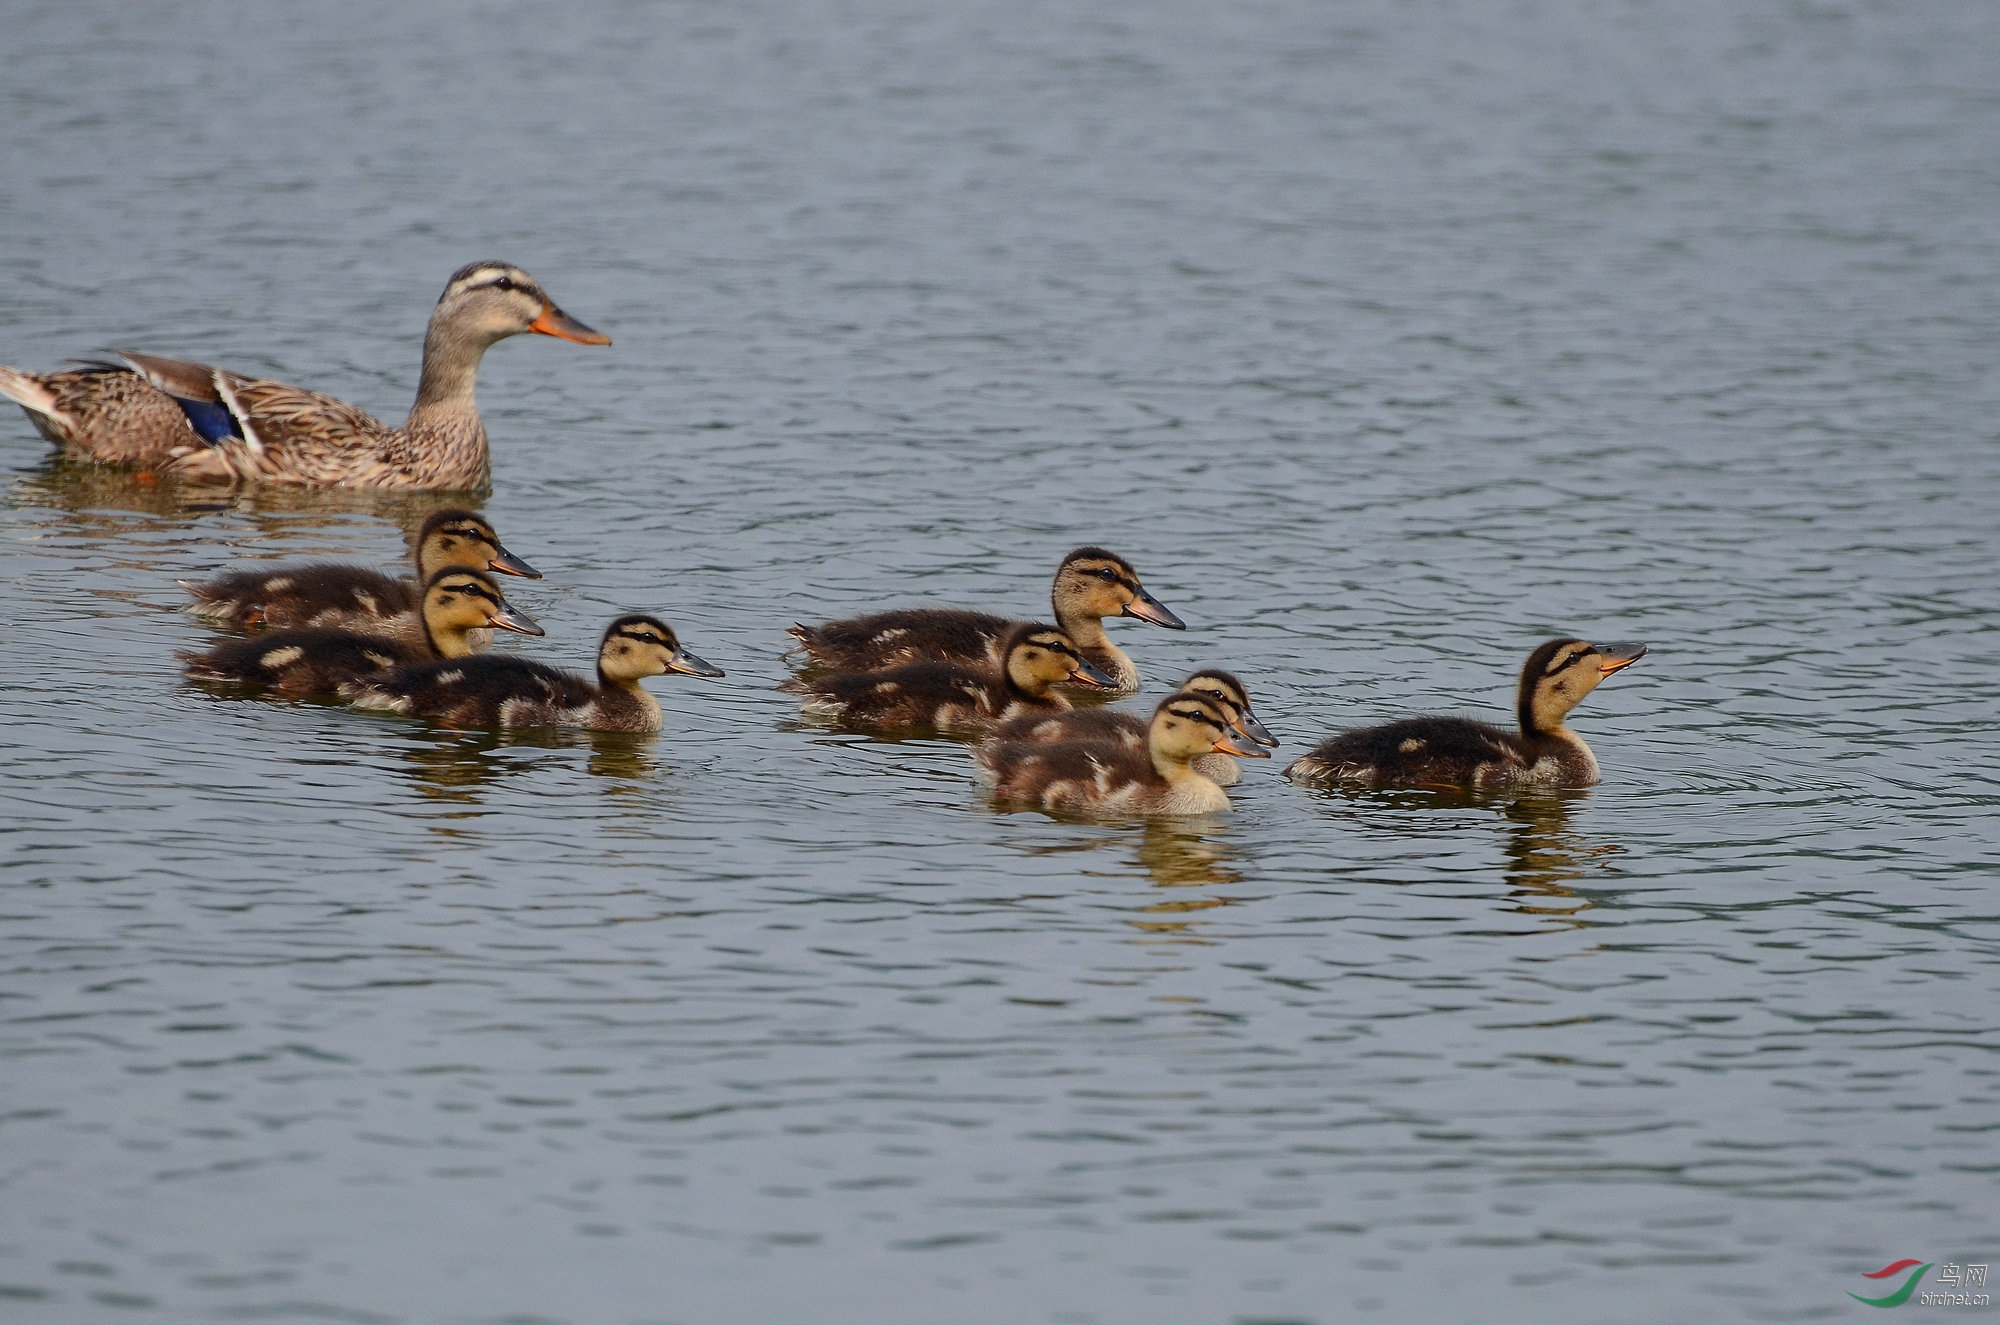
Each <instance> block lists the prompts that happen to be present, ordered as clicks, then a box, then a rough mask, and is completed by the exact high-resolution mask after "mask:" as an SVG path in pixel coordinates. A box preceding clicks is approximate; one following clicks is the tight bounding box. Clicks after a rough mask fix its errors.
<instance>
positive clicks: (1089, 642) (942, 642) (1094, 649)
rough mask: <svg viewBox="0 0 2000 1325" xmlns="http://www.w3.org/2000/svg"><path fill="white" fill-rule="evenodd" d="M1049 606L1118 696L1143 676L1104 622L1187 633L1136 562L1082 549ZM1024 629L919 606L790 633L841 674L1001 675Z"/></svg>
mask: <svg viewBox="0 0 2000 1325" xmlns="http://www.w3.org/2000/svg"><path fill="white" fill-rule="evenodd" d="M1050 601H1051V602H1052V603H1053V605H1054V607H1055V617H1056V625H1057V626H1058V627H1060V628H1061V629H1062V631H1063V632H1064V633H1065V634H1067V635H1068V636H1069V638H1070V640H1071V641H1072V642H1074V643H1075V645H1076V647H1077V649H1078V650H1079V651H1080V652H1081V653H1082V655H1083V657H1084V658H1085V659H1086V660H1088V661H1089V663H1090V664H1091V665H1092V666H1093V667H1096V668H1097V669H1098V670H1100V671H1102V672H1105V673H1107V674H1109V675H1110V677H1111V678H1112V681H1113V683H1114V684H1113V689H1115V690H1116V691H1117V692H1118V693H1120V694H1130V693H1131V692H1132V691H1134V690H1137V689H1138V688H1139V669H1138V668H1137V667H1135V666H1133V665H1132V660H1131V659H1130V658H1128V657H1126V656H1125V653H1124V651H1123V650H1122V649H1120V648H1119V647H1118V646H1117V645H1116V644H1113V643H1112V642H1111V638H1110V637H1109V636H1108V635H1106V634H1105V633H1104V618H1106V617H1115V616H1129V617H1137V618H1139V620H1141V621H1150V622H1152V623H1153V624H1154V625H1156V626H1165V627H1167V629H1169V630H1186V629H1187V625H1186V623H1184V622H1183V621H1182V620H1181V619H1180V618H1179V617H1177V616H1175V615H1174V614H1173V613H1172V612H1169V611H1168V610H1167V609H1166V608H1165V607H1164V606H1163V605H1161V603H1160V600H1159V599H1157V598H1155V597H1153V595H1151V594H1149V593H1147V592H1146V590H1145V586H1143V585H1141V584H1140V583H1139V572H1138V571H1135V570H1133V569H1132V563H1131V562H1129V561H1127V560H1125V558H1123V557H1121V556H1119V555H1118V554H1117V553H1115V552H1106V551H1105V550H1104V549H1103V548H1101V547H1080V548H1078V549H1077V550H1076V551H1074V552H1072V553H1070V554H1069V555H1068V556H1067V557H1064V558H1063V561H1062V565H1061V566H1059V567H1057V568H1056V579H1055V586H1054V588H1053V589H1052V591H1051V593H1050ZM1022 624H1024V623H1022V622H1019V621H1013V620H1009V619H1008V618H1006V617H1003V616H994V615H992V614H990V613H987V612H966V611H961V610H959V609H957V608H950V607H917V608H904V609H902V610H900V611H894V612H877V613H875V614H874V615H872V616H863V617H851V618H849V619H847V620H845V621H828V622H826V623H825V624H823V625H818V626H805V625H796V626H793V627H792V628H791V629H790V630H789V631H787V632H786V633H787V634H789V635H790V636H791V637H792V638H793V639H795V640H797V641H798V642H799V643H800V644H801V645H802V646H804V648H805V652H806V655H807V657H809V658H810V659H811V660H812V661H813V663H814V664H815V665H817V666H819V667H824V668H827V669H829V670H832V671H837V672H866V671H873V670H875V669H877V668H882V667H894V666H897V665H899V664H902V663H912V662H920V661H925V660H932V661H937V662H953V663H977V664H984V665H985V666H988V667H994V668H997V667H999V666H1000V659H1001V657H1002V654H1003V651H1004V649H1005V648H1006V643H1007V640H1008V639H1009V637H1010V633H1011V632H1012V631H1014V630H1015V629H1017V628H1018V627H1020V626H1021V625H1022Z"/></svg>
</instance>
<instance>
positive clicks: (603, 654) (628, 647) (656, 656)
mask: <svg viewBox="0 0 2000 1325" xmlns="http://www.w3.org/2000/svg"><path fill="white" fill-rule="evenodd" d="M597 670H598V672H599V673H600V674H601V675H602V676H603V678H604V679H605V680H606V681H612V682H616V683H617V684H619V685H631V684H633V683H634V682H636V681H638V680H639V679H640V678H641V677H646V676H659V675H661V674H663V673H666V672H681V673H684V674H686V675H688V676H721V675H722V669H721V668H720V667H712V666H710V665H709V664H708V663H705V662H703V661H702V660H701V659H700V658H697V657H695V656H694V655H693V654H692V653H689V652H688V651H687V650H686V649H684V648H682V647H681V641H680V637H679V636H678V635H676V634H674V630H673V627H672V626H669V625H668V624H667V623H666V622H664V621H662V620H660V619H659V618H658V617H650V616H643V615H633V616H622V617H619V618H618V619H617V620H616V621H614V622H612V623H611V624H610V625H609V626H607V627H605V630H604V642H603V643H602V644H600V645H598V646H597Z"/></svg>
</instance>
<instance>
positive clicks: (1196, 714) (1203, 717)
mask: <svg viewBox="0 0 2000 1325" xmlns="http://www.w3.org/2000/svg"><path fill="white" fill-rule="evenodd" d="M1167 712H1169V713H1171V714H1173V715H1174V716H1175V717H1177V718H1185V719H1187V720H1188V721H1189V722H1199V723H1201V724H1202V725H1204V726H1207V727H1220V726H1221V725H1222V724H1221V723H1219V722H1217V721H1216V720H1215V719H1214V718H1213V717H1212V716H1210V715H1209V714H1206V713H1203V712H1202V711H1201V710H1200V709H1168V710H1167Z"/></svg>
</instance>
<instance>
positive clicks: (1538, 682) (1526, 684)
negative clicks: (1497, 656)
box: [1516, 639, 1646, 732]
mask: <svg viewBox="0 0 2000 1325" xmlns="http://www.w3.org/2000/svg"><path fill="white" fill-rule="evenodd" d="M1645 656H1646V646H1645V645H1643V644H1592V643H1591V642H1590V641H1589V640H1580V639H1552V640H1550V641H1549V642H1548V643H1547V644H1544V645H1542V646H1541V647H1540V648H1539V649H1536V650H1535V651H1534V652H1533V653H1531V654H1529V655H1528V665H1527V666H1526V667H1523V668H1522V669H1521V688H1520V692H1519V696H1518V698H1517V700H1516V707H1517V708H1518V710H1519V713H1520V718H1521V730H1522V731H1523V732H1553V731H1560V730H1562V725H1563V719H1564V718H1566V717H1568V716H1569V711H1570V710H1571V709H1573V708H1575V707H1576V706H1577V705H1578V704H1580V703H1582V702H1583V697H1584V696H1585V695H1587V694H1589V693H1590V692H1591V691H1593V690H1595V689H1597V683H1598V682H1600V681H1602V680H1603V679H1604V678H1605V677H1607V676H1609V675H1611V674H1612V673H1613V672H1615V671H1618V670H1619V669H1621V668H1625V667H1630V666H1631V665H1632V664H1633V663H1635V662H1638V661H1639V659H1641V658H1643V657H1645Z"/></svg>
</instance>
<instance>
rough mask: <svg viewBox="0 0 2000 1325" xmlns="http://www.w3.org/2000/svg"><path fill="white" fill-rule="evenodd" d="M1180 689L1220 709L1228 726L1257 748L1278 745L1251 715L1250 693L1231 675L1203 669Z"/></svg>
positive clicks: (1216, 668)
mask: <svg viewBox="0 0 2000 1325" xmlns="http://www.w3.org/2000/svg"><path fill="white" fill-rule="evenodd" d="M1181 689H1182V690H1191V691H1193V692H1194V693H1195V694H1198V695H1207V696H1208V697H1209V698H1211V699H1213V700H1214V701H1215V702H1216V703H1218V704H1220V705H1222V707H1223V708H1224V709H1225V710H1227V711H1228V713H1229V725H1230V726H1232V727H1234V728H1235V729H1236V730H1237V731H1239V732H1241V733H1242V734H1243V735H1244V736H1247V737H1248V738H1250V739H1251V740H1253V741H1255V742H1256V743H1257V744H1259V745H1268V746H1273V747H1275V746H1276V745H1277V744H1278V738H1277V737H1275V736H1273V735H1271V733H1270V732H1269V731H1267V730H1265V727H1264V724H1263V723H1261V722H1259V721H1257V715H1256V714H1254V713H1252V712H1251V711H1250V692H1249V691H1247V690H1245V689H1244V688H1243V683H1242V682H1241V681H1239V680H1237V679H1236V677H1235V676H1234V675H1232V674H1231V673H1229V672H1225V671H1223V670H1222V669H1221V668H1220V667H1204V668H1202V669H1201V670H1200V671H1198V672H1196V673H1195V674H1194V675H1193V676H1190V677H1189V678H1188V679H1187V680H1185V681H1183V682H1181Z"/></svg>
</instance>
